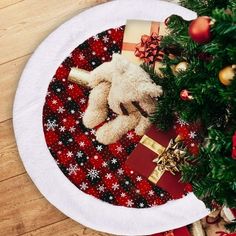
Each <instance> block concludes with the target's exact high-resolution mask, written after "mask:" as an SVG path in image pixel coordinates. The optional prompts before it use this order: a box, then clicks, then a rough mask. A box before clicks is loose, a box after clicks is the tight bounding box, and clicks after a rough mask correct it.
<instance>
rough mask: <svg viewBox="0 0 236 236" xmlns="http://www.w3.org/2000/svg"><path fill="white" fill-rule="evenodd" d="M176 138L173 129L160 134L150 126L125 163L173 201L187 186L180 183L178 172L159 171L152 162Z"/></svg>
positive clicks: (181, 194)
mask: <svg viewBox="0 0 236 236" xmlns="http://www.w3.org/2000/svg"><path fill="white" fill-rule="evenodd" d="M177 137H178V136H177V135H176V132H175V130H174V129H171V130H169V131H167V132H162V131H160V130H158V129H157V128H156V127H155V126H151V128H150V129H149V130H148V132H147V133H146V134H145V135H144V136H143V137H142V139H141V140H140V142H139V144H138V145H137V147H136V148H135V149H134V151H133V152H132V153H131V155H130V156H129V157H128V159H127V161H126V164H127V165H128V166H129V167H130V168H131V169H132V170H134V171H136V172H137V173H139V174H140V175H142V176H144V177H146V178H148V179H149V180H150V181H151V182H152V183H154V184H156V185H157V186H159V187H161V188H162V189H164V190H166V191H167V192H169V193H170V194H171V195H172V196H173V198H174V199H178V198H181V197H182V196H183V195H184V193H185V192H186V191H185V188H186V186H187V184H185V183H182V182H181V181H180V178H181V175H180V173H179V172H174V173H173V172H172V171H165V170H161V169H160V168H159V166H158V165H157V163H155V162H154V160H155V159H156V160H157V161H158V158H159V157H160V155H161V154H162V153H163V152H164V151H165V150H166V148H167V147H168V145H169V144H170V141H171V140H176V139H177Z"/></svg>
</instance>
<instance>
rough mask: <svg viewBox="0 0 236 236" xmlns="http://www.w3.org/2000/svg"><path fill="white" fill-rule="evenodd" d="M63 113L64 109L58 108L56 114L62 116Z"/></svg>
mask: <svg viewBox="0 0 236 236" xmlns="http://www.w3.org/2000/svg"><path fill="white" fill-rule="evenodd" d="M64 111H65V108H64V107H58V109H57V112H58V113H59V114H60V113H61V114H62V113H63V112H64Z"/></svg>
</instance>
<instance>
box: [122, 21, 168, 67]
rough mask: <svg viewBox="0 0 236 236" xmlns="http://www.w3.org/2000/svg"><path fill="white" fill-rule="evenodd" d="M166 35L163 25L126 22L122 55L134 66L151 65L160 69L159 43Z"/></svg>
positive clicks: (160, 54)
mask: <svg viewBox="0 0 236 236" xmlns="http://www.w3.org/2000/svg"><path fill="white" fill-rule="evenodd" d="M166 34H167V27H166V25H165V24H164V23H160V22H154V21H143V20H128V21H127V23H126V27H125V32H124V38H123V46H122V55H124V56H125V57H127V58H128V59H129V60H130V61H132V62H134V63H136V64H142V63H144V62H146V63H149V64H152V65H153V66H155V68H156V69H158V68H159V67H161V63H160V61H161V60H162V58H163V54H164V53H163V52H162V51H161V50H160V42H161V39H162V37H163V36H164V35H166Z"/></svg>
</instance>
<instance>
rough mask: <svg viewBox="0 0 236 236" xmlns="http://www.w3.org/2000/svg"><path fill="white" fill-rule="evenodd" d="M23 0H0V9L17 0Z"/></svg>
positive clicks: (17, 0)
mask: <svg viewBox="0 0 236 236" xmlns="http://www.w3.org/2000/svg"><path fill="white" fill-rule="evenodd" d="M23 1H24V0H1V1H0V10H1V9H3V8H5V7H9V6H12V5H14V4H17V3H19V2H23Z"/></svg>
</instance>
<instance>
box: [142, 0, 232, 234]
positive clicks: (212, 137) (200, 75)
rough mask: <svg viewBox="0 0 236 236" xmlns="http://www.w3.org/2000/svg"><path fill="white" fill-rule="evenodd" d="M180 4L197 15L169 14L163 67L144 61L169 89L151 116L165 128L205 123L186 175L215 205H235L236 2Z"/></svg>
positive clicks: (216, 0)
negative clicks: (179, 123) (188, 18)
mask: <svg viewBox="0 0 236 236" xmlns="http://www.w3.org/2000/svg"><path fill="white" fill-rule="evenodd" d="M181 5H182V6H184V7H186V8H189V9H191V10H193V11H195V12H197V14H198V18H197V19H196V20H193V21H185V20H184V19H182V18H181V17H179V16H176V15H173V16H171V17H169V18H168V19H167V20H166V24H167V26H168V29H169V34H168V35H167V36H165V37H164V38H163V40H162V42H161V48H162V50H163V51H164V52H165V55H164V58H163V61H162V64H163V66H162V68H161V69H160V70H161V73H156V72H155V71H154V69H153V68H152V67H150V66H148V65H143V66H142V67H143V68H144V69H145V70H146V71H147V72H148V73H149V74H150V76H151V77H152V79H153V80H154V82H155V83H157V84H159V85H162V87H163V91H164V94H163V96H162V97H161V98H160V99H159V100H158V102H157V107H156V112H155V114H153V116H152V117H151V120H152V121H153V123H155V124H156V125H157V127H159V128H161V129H163V130H167V129H168V128H170V127H172V126H173V124H174V120H175V119H176V117H179V118H181V119H183V120H184V121H186V122H189V123H190V124H191V123H192V124H194V123H198V124H200V125H201V130H202V145H201V148H200V150H199V152H198V153H197V154H196V155H194V156H191V157H189V158H188V164H184V165H183V166H182V167H181V171H182V176H183V180H184V181H187V182H190V183H191V184H192V186H193V190H194V192H195V194H196V195H197V196H198V197H199V198H201V199H202V200H203V201H204V202H205V203H206V205H207V206H208V207H210V208H211V209H212V208H214V205H215V204H214V203H216V204H218V205H221V206H227V207H229V208H235V207H236V159H235V158H236V154H235V152H236V150H235V149H236V147H235V145H236V136H235V131H236V76H235V75H236V73H235V72H236V2H235V0H183V1H181ZM235 226H236V223H232V224H231V227H232V229H233V230H234V227H235ZM235 228H236V227H235Z"/></svg>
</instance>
